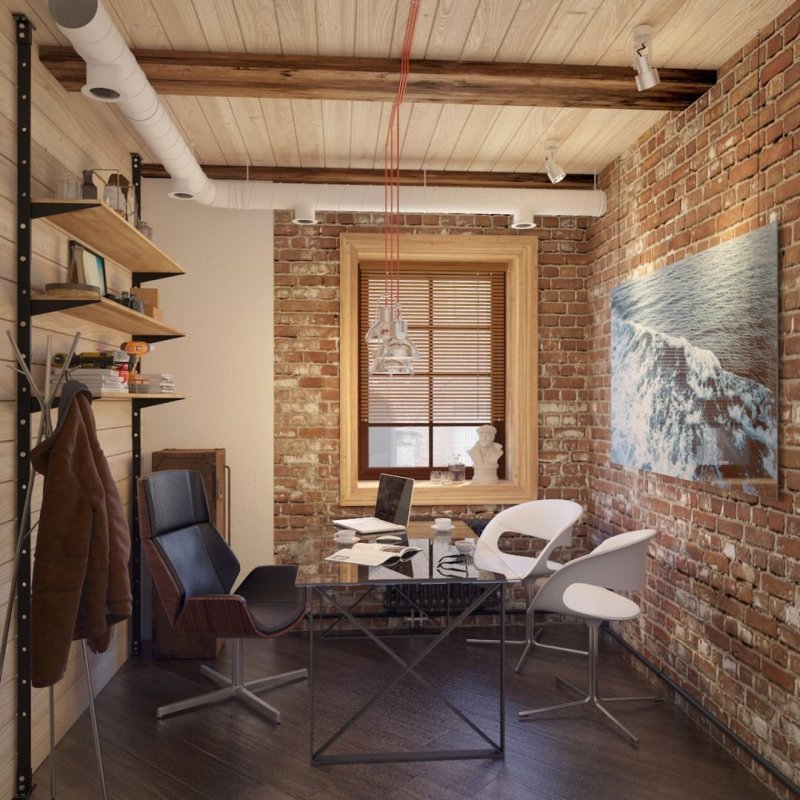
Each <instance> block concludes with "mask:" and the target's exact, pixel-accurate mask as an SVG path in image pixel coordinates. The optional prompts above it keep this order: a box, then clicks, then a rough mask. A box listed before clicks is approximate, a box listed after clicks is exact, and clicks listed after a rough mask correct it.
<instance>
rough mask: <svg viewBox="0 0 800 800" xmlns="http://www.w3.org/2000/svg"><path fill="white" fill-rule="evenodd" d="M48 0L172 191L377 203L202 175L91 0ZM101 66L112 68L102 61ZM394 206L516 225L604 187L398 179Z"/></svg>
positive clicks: (571, 208) (374, 198)
mask: <svg viewBox="0 0 800 800" xmlns="http://www.w3.org/2000/svg"><path fill="white" fill-rule="evenodd" d="M49 3H50V13H51V15H52V16H53V19H54V20H55V21H56V24H57V25H58V27H59V29H60V30H61V32H62V33H63V34H64V35H65V36H66V37H67V39H69V41H70V43H71V44H72V46H73V47H74V48H75V50H76V52H77V53H78V54H79V55H80V56H81V58H83V59H84V61H86V63H87V85H86V86H85V87H84V88H83V90H82V91H83V92H84V94H87V95H88V96H90V97H95V98H96V99H101V100H105V101H106V102H109V101H116V102H117V103H118V105H119V108H120V111H122V112H123V114H125V116H126V117H127V118H128V119H129V120H130V121H131V124H132V125H133V127H134V128H135V129H136V131H137V133H138V134H139V135H140V136H141V138H142V140H143V141H144V142H145V143H146V144H147V146H148V148H149V149H150V150H151V151H152V153H153V155H154V156H155V157H156V158H157V159H158V160H159V161H160V162H161V164H163V166H164V169H166V171H167V172H168V173H169V174H170V176H171V177H172V179H173V185H172V188H171V191H170V194H171V196H172V197H176V198H179V199H193V200H196V201H197V202H198V203H202V204H203V205H207V206H217V207H222V208H241V209H285V208H291V209H295V210H296V213H295V218H296V219H300V218H301V217H302V219H303V220H304V221H305V220H309V219H312V218H313V217H310V216H309V214H310V213H311V212H312V211H313V212H315V211H316V210H318V209H321V210H326V211H379V212H382V211H384V203H385V196H384V187H383V186H360V185H359V186H353V185H347V184H343V185H335V184H302V183H299V184H280V183H267V182H261V181H248V182H245V181H213V180H210V179H209V178H208V176H207V175H206V174H205V173H204V172H203V169H202V167H201V166H200V164H199V163H198V161H197V159H196V158H195V157H194V154H193V153H192V151H191V149H190V147H189V146H188V144H187V143H186V142H185V140H184V139H183V136H182V135H181V133H180V131H179V130H178V128H177V126H176V125H175V123H174V122H173V121H172V119H171V118H170V116H169V113H168V112H167V111H166V109H165V108H164V106H163V105H162V104H161V101H160V100H159V99H158V95H157V94H156V92H155V90H154V89H153V87H152V86H151V84H150V82H149V81H148V80H147V76H146V75H145V74H144V72H143V71H142V68H141V67H140V66H139V65H138V64H137V62H136V59H135V58H134V56H133V53H131V51H130V50H129V49H128V46H127V44H126V43H125V40H124V39H123V38H122V36H121V34H120V33H119V31H118V30H117V29H116V28H115V27H114V23H113V20H112V19H111V17H110V16H109V14H108V12H107V11H106V10H105V8H103V6H102V5H101V4H100V2H99V0H49ZM93 65H94V66H93ZM98 66H99V67H100V68H98ZM109 66H113V68H112V69H108V68H107V67H109ZM102 67H106V68H102ZM103 80H105V81H113V84H114V85H113V86H102V85H98V84H97V83H93V82H96V81H103ZM115 94H118V95H119V99H118V100H116V99H115V98H114V97H113V96H114V95H115ZM402 210H403V212H414V213H416V212H439V213H441V212H449V213H464V214H511V215H513V216H514V224H515V226H517V227H524V226H525V225H526V223H527V222H528V221H531V220H532V217H533V215H534V214H536V215H541V216H556V215H560V216H578V217H583V216H588V217H599V216H602V215H603V214H604V213H605V210H606V195H605V192H602V191H599V190H589V189H518V188H513V189H495V188H480V187H445V186H427V187H423V186H404V187H403V199H402Z"/></svg>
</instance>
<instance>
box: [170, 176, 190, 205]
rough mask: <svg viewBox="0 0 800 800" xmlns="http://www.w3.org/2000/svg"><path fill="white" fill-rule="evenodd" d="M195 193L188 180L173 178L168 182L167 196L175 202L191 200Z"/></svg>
mask: <svg viewBox="0 0 800 800" xmlns="http://www.w3.org/2000/svg"><path fill="white" fill-rule="evenodd" d="M195 194H196V192H195V190H194V188H193V186H192V181H191V180H190V179H189V178H173V179H172V180H171V181H170V191H169V196H170V197H172V198H173V199H175V200H193V199H194V196H195Z"/></svg>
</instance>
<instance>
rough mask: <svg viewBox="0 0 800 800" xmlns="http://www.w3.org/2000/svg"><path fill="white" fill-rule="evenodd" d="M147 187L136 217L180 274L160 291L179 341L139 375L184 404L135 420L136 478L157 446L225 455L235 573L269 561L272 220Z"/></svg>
mask: <svg viewBox="0 0 800 800" xmlns="http://www.w3.org/2000/svg"><path fill="white" fill-rule="evenodd" d="M168 189H169V182H168V181H166V180H145V181H144V182H143V186H142V209H143V214H142V216H143V218H144V219H145V220H147V221H148V222H149V223H150V224H151V225H152V226H153V230H154V236H153V241H154V242H155V243H156V244H157V245H158V246H159V247H161V248H162V249H163V250H164V251H165V252H166V253H168V254H169V255H170V256H172V258H174V259H175V260H176V261H177V262H178V263H179V264H180V265H181V266H182V267H183V268H184V269H185V270H186V275H182V276H180V277H175V278H167V279H164V280H161V281H152V282H147V283H146V284H144V285H145V286H146V287H154V288H158V290H159V302H160V305H161V308H162V310H163V311H164V321H165V322H167V324H169V325H172V326H174V327H176V328H178V329H180V330H182V331H184V332H185V333H186V336H185V338H182V339H170V340H169V341H166V342H159V343H157V344H156V348H155V350H154V351H153V352H152V353H150V354H148V355H147V356H145V357H144V360H143V365H142V371H143V372H169V373H172V374H174V375H175V378H176V382H177V391H178V392H180V393H181V394H184V395H186V399H185V400H181V401H179V402H175V403H168V404H166V405H162V406H156V407H155V408H145V409H144V410H143V412H142V414H143V417H142V431H143V436H142V452H143V456H144V459H143V464H142V472H143V473H145V474H146V473H147V472H149V471H150V454H151V453H152V452H153V451H154V450H161V449H162V448H165V447H187V448H190V447H195V448H205V447H224V448H225V455H226V461H227V464H228V466H230V468H231V536H232V545H233V548H234V550H235V551H236V554H237V556H238V557H239V560H240V561H241V562H242V572H243V573H245V572H246V571H248V570H249V569H251V568H252V567H254V566H257V565H259V564H270V563H272V562H273V497H274V493H273V431H274V426H273V418H274V413H273V412H274V403H273V375H274V370H273V338H272V332H273V238H272V212H271V211H232V210H227V209H217V208H206V207H204V206H201V205H198V204H197V203H194V202H192V201H190V200H172V199H170V198H169V197H167V191H168Z"/></svg>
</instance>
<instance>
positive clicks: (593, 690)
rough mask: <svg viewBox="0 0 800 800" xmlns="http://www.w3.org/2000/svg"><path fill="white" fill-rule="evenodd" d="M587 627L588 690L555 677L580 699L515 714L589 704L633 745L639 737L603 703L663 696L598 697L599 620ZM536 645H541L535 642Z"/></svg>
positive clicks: (527, 715)
mask: <svg viewBox="0 0 800 800" xmlns="http://www.w3.org/2000/svg"><path fill="white" fill-rule="evenodd" d="M587 624H588V627H589V692H588V694H587V693H584V692H582V691H581V690H580V689H578V687H577V686H575V685H574V684H572V683H570V682H569V681H567V680H564V679H563V678H560V677H557V678H556V683H559V684H562V685H564V686H567V687H568V688H570V689H572V690H573V691H575V692H577V693H578V694H583V695H584V696H583V698H582V699H581V700H573V701H572V702H568V703H558V704H556V705H551V706H544V707H543V708H531V709H526V710H525V711H519V712H518V713H517V716H518V717H519V719H520V720H523V721H524V720H527V719H530V718H531V717H533V716H536V715H537V714H543V713H545V712H546V711H556V710H558V709H562V708H570V707H573V706H581V705H589V704H591V705H592V706H594V707H595V708H597V709H598V710H599V711H601V712H602V713H603V714H604V715H605V717H606V718H607V719H609V720H610V721H611V722H613V723H614V724H615V725H616V726H617V727H618V728H619V729H620V730H621V731H622V732H623V733H624V734H625V736H626V738H627V739H628V741H630V742H631V744H633V745H638V744H639V739H638V737H637V736H635V735H634V734H633V733H632V732H631V731H630V730H629V729H628V728H627V727H625V725H623V724H622V723H621V722H620V721H619V720H618V719H617V718H616V717H615V716H614V715H613V714H612V713H611V712H610V711H609V710H608V709H607V708H606V707H605V706H604V705H603V703H606V702H623V701H627V700H651V701H656V702H658V701H660V700H663V699H664V698H663V697H659V696H654V695H650V696H642V697H599V696H598V694H597V661H598V652H599V642H600V622H599V621H598V622H595V621H591V622H588V623H587ZM536 646H539V647H541V646H542V645H539V644H538V643H536ZM559 649H566V648H559ZM570 652H580V651H576V650H572V651H570Z"/></svg>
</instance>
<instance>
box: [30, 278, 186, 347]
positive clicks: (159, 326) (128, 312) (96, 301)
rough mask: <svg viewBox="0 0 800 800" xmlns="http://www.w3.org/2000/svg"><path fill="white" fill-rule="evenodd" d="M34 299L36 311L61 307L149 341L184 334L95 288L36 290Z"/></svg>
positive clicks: (34, 309) (98, 323)
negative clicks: (76, 290) (80, 291)
mask: <svg viewBox="0 0 800 800" xmlns="http://www.w3.org/2000/svg"><path fill="white" fill-rule="evenodd" d="M31 300H32V301H33V303H32V305H33V313H34V314H47V313H50V312H53V311H60V312H62V313H64V314H69V315H70V316H73V317H77V318H78V319H82V320H83V321H84V322H89V323H91V324H93V325H102V326H103V327H104V328H112V329H113V330H116V331H120V332H121V333H127V334H128V335H130V336H133V337H137V338H140V339H144V340H148V341H157V340H162V339H177V338H179V337H181V336H184V335H185V334H184V333H183V331H179V330H176V329H175V328H171V327H170V326H169V325H165V324H164V323H163V322H161V321H159V320H156V319H153V318H152V317H148V316H146V315H145V314H142V313H140V312H139V311H134V310H133V309H132V308H128V307H127V306H123V305H122V304H121V303H115V302H114V301H113V300H109V299H108V298H106V297H100V295H98V294H93V293H92V292H85V293H81V294H79V293H75V292H60V291H58V290H56V291H52V292H33V293H32V295H31Z"/></svg>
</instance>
